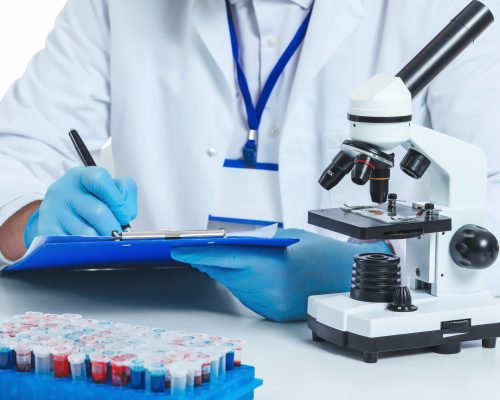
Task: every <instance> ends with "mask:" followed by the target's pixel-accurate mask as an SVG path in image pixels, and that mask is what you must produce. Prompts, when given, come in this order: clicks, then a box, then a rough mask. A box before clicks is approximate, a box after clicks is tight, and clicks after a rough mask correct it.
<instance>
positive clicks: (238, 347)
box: [231, 339, 246, 367]
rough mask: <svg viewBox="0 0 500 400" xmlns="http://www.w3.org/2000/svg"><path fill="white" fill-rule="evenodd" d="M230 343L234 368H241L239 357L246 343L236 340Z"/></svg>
mask: <svg viewBox="0 0 500 400" xmlns="http://www.w3.org/2000/svg"><path fill="white" fill-rule="evenodd" d="M231 342H233V343H234V366H235V367H241V357H242V352H243V347H244V346H245V344H246V342H245V341H243V340H238V339H235V340H231Z"/></svg>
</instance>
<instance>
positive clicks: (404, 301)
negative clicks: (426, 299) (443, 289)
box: [387, 286, 418, 312]
mask: <svg viewBox="0 0 500 400" xmlns="http://www.w3.org/2000/svg"><path fill="white" fill-rule="evenodd" d="M387 309H388V310H389V311H394V312H412V311H417V310H418V307H417V306H414V305H413V304H412V303H411V293H410V289H408V286H398V287H397V288H396V290H395V291H394V300H393V301H392V303H390V304H389V305H388V306H387Z"/></svg>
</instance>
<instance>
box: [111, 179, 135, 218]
mask: <svg viewBox="0 0 500 400" xmlns="http://www.w3.org/2000/svg"><path fill="white" fill-rule="evenodd" d="M114 181H115V183H116V186H117V187H118V190H120V192H121V193H122V195H123V196H124V198H125V202H126V203H127V207H128V209H129V211H130V216H131V218H130V219H131V220H133V219H135V218H136V217H137V184H136V183H135V181H134V180H133V179H132V178H129V177H125V178H116V179H114Z"/></svg>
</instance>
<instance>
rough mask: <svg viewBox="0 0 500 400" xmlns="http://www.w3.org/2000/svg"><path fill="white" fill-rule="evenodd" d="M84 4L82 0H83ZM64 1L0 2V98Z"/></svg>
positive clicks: (40, 43)
mask: <svg viewBox="0 0 500 400" xmlns="http://www.w3.org/2000/svg"><path fill="white" fill-rule="evenodd" d="M83 1H86V0H83ZM65 3H66V0H0V98H1V97H3V95H4V93H5V91H6V90H7V88H8V87H9V86H10V84H11V83H12V82H13V81H14V80H16V79H17V78H19V77H20V76H21V75H22V74H23V72H24V70H25V68H26V65H27V64H28V62H29V60H30V58H31V57H32V56H33V55H34V54H35V53H36V52H37V51H39V50H41V49H42V48H43V46H44V43H45V38H46V37H47V34H48V33H49V32H50V30H51V29H52V27H53V26H54V21H55V18H56V16H57V14H58V13H59V11H60V10H61V9H62V7H63V6H64V4H65Z"/></svg>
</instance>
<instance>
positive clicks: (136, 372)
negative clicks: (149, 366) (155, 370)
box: [130, 358, 146, 389]
mask: <svg viewBox="0 0 500 400" xmlns="http://www.w3.org/2000/svg"><path fill="white" fill-rule="evenodd" d="M145 375H146V370H145V368H144V360H142V359H139V358H135V359H133V360H131V361H130V385H131V386H132V389H144V387H145V386H144V385H145Z"/></svg>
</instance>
